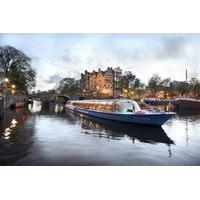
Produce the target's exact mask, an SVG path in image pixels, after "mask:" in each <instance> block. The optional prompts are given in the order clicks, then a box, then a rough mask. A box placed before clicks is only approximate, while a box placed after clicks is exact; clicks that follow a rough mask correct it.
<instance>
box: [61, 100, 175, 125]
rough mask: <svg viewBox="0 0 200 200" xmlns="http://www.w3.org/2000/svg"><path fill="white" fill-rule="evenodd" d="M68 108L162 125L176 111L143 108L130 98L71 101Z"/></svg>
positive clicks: (130, 120) (96, 115) (140, 122)
mask: <svg viewBox="0 0 200 200" xmlns="http://www.w3.org/2000/svg"><path fill="white" fill-rule="evenodd" d="M65 107H66V109H68V110H70V111H74V112H77V113H81V114H84V115H89V116H92V117H96V118H101V119H106V120H112V121H117V122H123V123H131V124H142V125H154V126H162V125H163V124H164V123H165V122H166V121H168V120H169V119H170V118H171V117H173V116H174V115H175V114H176V113H174V112H164V111H160V110H158V109H146V110H142V109H141V108H140V106H139V105H138V103H137V102H136V101H133V100H129V99H111V100H76V101H69V102H68V103H67V104H66V105H65Z"/></svg>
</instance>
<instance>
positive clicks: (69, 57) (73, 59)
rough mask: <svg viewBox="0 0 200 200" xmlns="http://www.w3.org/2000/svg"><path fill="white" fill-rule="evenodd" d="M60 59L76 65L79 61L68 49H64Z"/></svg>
mask: <svg viewBox="0 0 200 200" xmlns="http://www.w3.org/2000/svg"><path fill="white" fill-rule="evenodd" d="M61 60H62V61H63V62H64V63H67V64H70V65H78V64H79V63H80V58H79V56H77V55H72V54H71V52H70V51H69V50H65V51H64V55H63V56H62V57H61Z"/></svg>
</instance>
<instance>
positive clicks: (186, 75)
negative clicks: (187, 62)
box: [185, 69, 188, 83]
mask: <svg viewBox="0 0 200 200" xmlns="http://www.w3.org/2000/svg"><path fill="white" fill-rule="evenodd" d="M185 81H186V83H187V82H188V72H187V69H186V71H185Z"/></svg>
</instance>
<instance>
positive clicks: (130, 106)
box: [69, 99, 141, 112]
mask: <svg viewBox="0 0 200 200" xmlns="http://www.w3.org/2000/svg"><path fill="white" fill-rule="evenodd" d="M69 104H70V105H72V106H75V107H77V108H82V109H91V110H97V111H105V112H139V111H141V108H140V107H139V105H138V103H137V102H136V101H133V100H124V99H117V100H113V99H111V100H79V101H69Z"/></svg>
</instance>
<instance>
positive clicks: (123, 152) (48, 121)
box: [0, 104, 200, 165]
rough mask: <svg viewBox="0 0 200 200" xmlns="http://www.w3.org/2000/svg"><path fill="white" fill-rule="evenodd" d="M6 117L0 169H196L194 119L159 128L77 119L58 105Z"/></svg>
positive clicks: (199, 138)
mask: <svg viewBox="0 0 200 200" xmlns="http://www.w3.org/2000/svg"><path fill="white" fill-rule="evenodd" d="M5 116H6V117H5V118H4V120H3V121H2V122H0V136H1V137H0V165H90V164H91V165H156V164H158V165H172V164H173V165H180V164H184V165H187V164H189V165H192V164H195V165H198V164H200V161H199V156H200V154H199V144H200V135H199V134H198V133H199V130H200V126H199V122H200V116H199V114H196V115H191V116H190V115H187V114H186V115H178V116H176V117H175V118H173V119H172V120H170V121H169V122H168V123H166V124H165V125H164V126H163V128H161V127H160V128H159V127H150V126H141V125H131V124H123V123H117V122H112V121H107V120H103V119H98V118H93V117H88V116H83V115H78V114H76V113H72V112H67V111H65V110H64V109H63V106H62V105H59V104H57V105H53V104H50V105H48V106H46V107H42V106H41V105H40V104H35V105H34V104H33V105H29V106H28V109H27V110H26V109H21V110H15V111H8V112H7V113H6V115H5ZM175 144H176V145H175ZM186 144H187V146H186ZM189 144H190V145H189Z"/></svg>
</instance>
